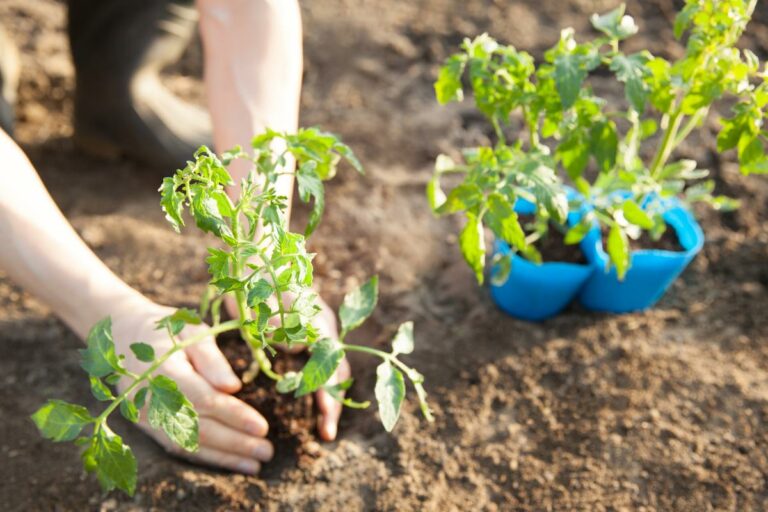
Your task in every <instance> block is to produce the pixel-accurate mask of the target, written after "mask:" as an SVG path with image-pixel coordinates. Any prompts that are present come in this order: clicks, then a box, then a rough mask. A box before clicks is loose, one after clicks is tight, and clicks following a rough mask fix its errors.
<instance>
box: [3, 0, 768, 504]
mask: <svg viewBox="0 0 768 512" xmlns="http://www.w3.org/2000/svg"><path fill="white" fill-rule="evenodd" d="M615 3H616V2H614V1H613V0H610V1H609V0H599V1H598V0H595V1H588V0H569V1H565V0H519V1H511V0H510V1H503V0H496V1H492V0H467V1H462V2H459V1H452V0H387V1H373V0H356V1H352V0H322V1H321V0H315V1H312V2H309V1H307V2H304V15H305V31H306V36H305V37H306V41H305V47H306V54H307V59H306V61H307V62H306V75H305V89H304V95H303V111H302V116H303V119H302V122H303V124H305V125H313V124H319V125H322V126H323V127H324V128H326V129H328V130H332V131H335V132H338V133H339V134H341V135H342V136H343V138H344V139H345V140H346V141H347V142H348V143H350V145H351V146H352V147H353V148H354V149H355V150H356V151H357V152H358V154H359V156H360V157H361V158H362V159H363V161H364V162H365V163H366V164H367V169H368V174H367V175H366V176H365V177H363V178H361V177H358V176H355V175H353V174H352V173H345V175H343V176H341V177H340V178H339V179H338V180H337V181H335V182H334V183H333V184H332V185H331V186H330V191H329V198H328V208H327V211H326V219H325V223H324V224H323V225H322V227H321V229H320V231H319V233H318V234H317V235H316V237H315V242H314V247H313V250H314V251H316V252H318V253H319V256H318V258H317V260H316V263H317V265H316V269H317V273H318V276H319V283H320V287H321V290H322V293H323V295H324V296H325V297H326V298H327V299H328V300H329V301H330V302H331V303H332V304H333V305H337V304H338V303H339V301H340V299H341V297H342V295H343V293H344V292H345V291H347V290H349V289H350V288H351V287H352V286H353V285H354V284H356V283H358V282H361V281H362V280H364V279H366V278H367V276H369V275H370V274H372V273H378V274H379V275H380V276H381V279H382V283H381V290H382V298H381V302H380V307H379V309H378V311H377V313H376V314H375V316H374V317H373V319H372V320H371V321H370V322H369V324H368V325H367V327H366V328H365V329H364V330H363V331H362V332H360V333H359V334H358V336H357V340H358V341H361V342H364V343H368V344H371V345H374V346H383V345H384V344H385V343H386V340H387V338H388V337H389V335H391V333H392V332H393V331H394V329H395V328H396V326H397V325H398V323H399V322H401V321H404V320H406V319H412V320H414V321H415V323H416V326H417V327H416V336H417V347H418V348H417V350H416V352H415V353H414V354H413V355H412V356H409V362H412V363H413V364H414V365H415V366H417V367H418V368H420V369H421V370H422V372H423V373H425V375H426V378H427V385H428V390H429V391H430V393H431V398H432V402H433V404H434V406H435V409H436V413H437V421H436V423H435V424H434V425H426V424H425V423H424V422H423V421H422V420H421V419H420V417H419V415H418V411H417V410H416V407H415V406H414V404H412V403H409V404H408V405H407V406H406V408H405V411H404V414H403V417H402V419H401V422H400V424H399V425H398V427H397V428H396V429H395V431H394V433H393V434H392V435H387V434H385V433H384V432H383V430H382V429H381V427H380V426H379V425H378V423H377V420H376V417H375V413H374V412H373V411H366V412H358V411H347V412H346V413H345V416H344V418H343V421H342V429H341V432H342V433H341V436H340V439H339V441H338V442H335V443H331V444H318V443H317V442H316V441H315V440H314V437H313V436H314V434H313V433H311V432H307V431H306V430H305V431H303V432H287V434H288V435H284V436H283V437H282V439H283V440H282V441H281V444H279V445H278V454H279V456H280V460H279V461H277V462H276V463H275V464H273V465H272V466H269V467H267V468H265V471H264V474H263V475H262V477H244V476H236V475H231V474H227V473H224V472H218V471H213V470H209V469H204V468H200V467H195V466H192V465H189V464H187V463H184V462H180V461H177V460H174V459H170V458H168V457H167V456H166V455H165V454H164V453H163V452H162V450H161V449H159V448H158V447H157V446H156V445H154V444H153V443H152V442H151V441H150V440H149V439H148V438H145V437H143V436H142V435H141V434H140V433H138V432H137V431H134V430H133V429H132V428H131V427H130V426H129V425H127V424H125V423H122V424H119V425H117V428H118V429H119V431H120V432H121V433H122V432H124V433H125V434H126V436H127V438H128V441H129V442H130V443H131V444H132V446H133V447H134V449H135V451H136V453H137V457H138V458H139V461H140V474H141V478H140V483H139V489H138V492H137V494H136V496H135V497H134V498H132V499H131V498H128V497H126V496H123V495H120V494H117V493H112V494H107V495H104V494H102V493H101V492H100V490H99V488H98V485H97V483H96V482H95V480H94V479H92V478H90V477H88V476H86V475H85V474H84V473H83V471H82V470H81V467H80V464H79V460H78V454H77V448H75V447H73V446H69V445H66V446H64V445H54V444H52V443H48V442H45V441H43V440H42V439H41V438H40V437H39V436H38V434H37V432H36V431H35V429H34V427H33V425H32V423H31V421H30V420H29V419H28V416H29V414H31V413H32V412H33V411H34V410H35V408H36V407H37V406H39V404H40V403H42V402H43V400H44V399H45V398H47V397H51V396H56V397H59V398H62V399H67V400H73V401H76V402H80V403H86V404H89V405H91V406H94V405H95V403H94V401H93V400H92V399H91V397H90V393H89V390H88V388H87V385H86V380H85V379H84V377H83V374H82V372H81V370H80V369H79V367H78V356H77V353H76V351H75V349H76V348H77V347H78V345H79V343H80V342H79V341H78V340H77V339H76V337H75V336H74V335H73V334H72V333H71V332H69V331H68V329H67V328H66V327H64V326H63V325H62V324H61V323H60V322H59V321H58V320H56V319H55V318H54V317H53V316H52V315H51V314H50V312H49V311H48V310H47V309H46V307H45V306H44V305H43V304H41V303H40V302H38V301H36V300H35V299H34V298H33V297H31V296H29V295H28V294H26V293H24V292H23V291H22V290H20V289H19V288H18V287H16V286H14V285H13V284H12V283H11V282H10V281H9V280H8V279H7V276H4V275H2V274H0V509H2V510H9V511H34V510H62V511H63V510H72V511H82V510H105V511H106V510H121V511H133V510H184V511H194V510H201V511H202V510H205V511H210V510H222V511H224V510H253V509H256V510H327V511H339V510H344V511H347V510H350V511H351V510H401V511H405V510H441V511H452V510H674V511H708V510H738V511H748V510H754V511H758V510H766V509H768V486H767V485H766V477H767V476H768V322H766V311H768V291H767V290H766V286H768V224H766V218H767V216H768V181H766V180H765V178H759V177H756V178H744V177H742V176H740V175H739V173H738V170H737V169H736V167H735V165H734V164H733V162H732V161H731V158H730V157H728V158H720V157H717V156H716V155H715V154H714V152H713V147H714V142H713V141H714V139H713V137H712V136H711V134H709V135H705V136H703V137H701V138H697V139H695V140H693V141H692V142H691V143H689V144H688V145H687V146H686V147H685V148H684V149H683V152H684V153H685V154H687V155H688V156H694V157H696V158H698V159H699V160H700V161H701V162H702V165H703V166H708V167H709V168H711V169H713V170H714V171H715V174H716V176H717V180H718V184H719V189H720V191H721V192H723V193H728V194H732V195H736V196H738V197H740V198H741V199H743V202H744V205H743V208H742V209H741V210H739V211H737V212H735V213H732V214H728V215H718V214H715V213H712V212H708V211H706V210H702V211H701V212H700V213H701V214H702V223H703V226H704V228H705V231H706V234H707V246H706V248H705V249H704V251H703V252H702V254H700V255H699V257H698V258H697V259H696V260H695V261H694V263H693V264H692V265H691V267H690V268H689V269H688V270H687V271H686V272H685V274H684V275H683V276H682V278H681V279H680V280H679V281H678V282H677V283H676V284H675V285H674V287H673V288H672V289H671V290H670V292H669V294H668V295H667V296H666V297H665V298H664V299H663V300H662V302H661V303H660V304H659V305H658V307H657V308H655V309H654V310H653V311H649V312H646V313H638V314H631V315H623V316H613V315H601V314H590V313H586V312H584V311H580V310H578V309H576V308H574V309H571V310H569V311H567V312H566V313H564V314H563V315H561V316H559V317H558V318H556V319H553V320H550V321H548V322H545V323H543V324H540V325H537V324H529V323H525V322H522V321H517V320H514V319H512V318H509V317H507V316H505V315H503V314H502V313H500V312H499V311H498V310H496V309H495V308H494V307H493V304H492V302H491V301H490V298H489V297H488V294H487V291H486V290H485V289H481V288H479V287H477V286H476V285H475V283H474V282H473V278H472V276H471V272H470V271H469V270H468V269H467V268H466V267H465V265H464V263H463V262H462V260H461V257H460V255H459V252H458V250H457V249H456V247H455V244H454V241H455V233H457V228H458V221H453V220H435V219H433V218H432V217H431V216H430V214H429V212H428V208H427V206H426V202H425V200H424V197H423V190H424V185H425V183H426V180H427V179H428V176H429V174H430V172H431V171H430V166H431V162H432V159H433V158H434V157H435V155H436V154H437V153H439V152H441V151H451V150H452V148H457V147H461V146H464V145H469V144H472V143H474V142H477V141H482V140H483V139H484V137H485V135H484V133H483V131H482V129H480V126H481V123H480V122H479V119H478V118H477V116H476V115H475V114H473V113H472V112H471V110H470V108H469V106H468V105H458V106H452V107H450V108H441V107H438V106H437V105H436V103H435V101H434V99H433V95H432V91H431V82H432V80H433V79H434V77H435V76H436V70H437V67H438V63H439V62H440V61H441V60H442V59H443V58H444V57H446V56H447V55H448V54H449V53H450V52H452V51H453V50H454V49H455V48H456V46H457V44H458V43H459V42H460V41H461V39H462V37H464V36H467V35H474V34H477V33H480V32H483V31H488V32H490V33H491V34H492V35H494V36H496V37H497V38H499V39H501V40H504V41H507V42H511V43H513V44H515V45H516V46H518V47H521V48H525V49H529V50H530V51H532V52H533V53H534V54H536V55H540V54H541V51H542V50H543V49H544V48H545V47H547V46H548V45H550V44H552V43H553V42H554V41H555V40H556V38H557V36H558V33H559V30H560V28H562V27H564V26H567V25H575V27H576V28H577V31H581V33H585V32H586V31H587V30H588V22H587V19H588V14H590V13H592V12H594V11H604V10H607V9H609V8H611V7H613V6H614V5H615ZM629 10H630V12H631V13H632V14H633V15H635V16H636V17H637V18H638V21H639V24H640V28H641V33H642V34H645V35H644V36H642V37H637V38H635V39H633V40H632V42H631V43H630V44H631V46H632V47H634V48H638V47H642V46H646V47H648V48H649V49H651V51H653V52H655V53H660V54H663V55H668V56H669V55H672V56H674V55H676V54H677V53H678V52H679V48H678V46H677V45H676V43H675V42H674V40H673V39H672V36H671V29H670V25H671V20H672V16H673V14H674V5H673V3H672V2H671V1H669V0H645V1H642V2H641V1H640V0H634V1H631V2H630V5H629ZM758 11H759V12H758V22H756V23H755V24H754V25H752V28H751V30H750V35H749V37H748V38H747V44H748V45H749V46H751V47H752V48H754V49H755V50H757V51H758V52H759V54H760V55H761V56H762V57H763V58H765V57H766V54H767V52H766V50H768V26H766V22H768V16H767V14H768V12H766V11H768V8H766V7H765V6H764V5H762V3H761V4H760V6H759V7H758ZM0 22H2V23H3V25H4V26H5V27H6V28H7V30H9V31H10V32H11V34H12V35H13V36H14V38H15V39H16V41H17V42H18V44H19V46H20V48H21V50H22V57H23V64H24V72H23V75H22V87H21V102H20V105H19V126H18V132H17V139H18V140H19V142H20V143H21V145H22V146H23V147H24V149H25V150H26V151H27V152H28V154H29V156H30V158H31V159H32V161H33V162H34V164H35V165H36V166H37V168H38V169H39V171H40V173H41V175H42V177H43V179H44V181H45V183H46V184H47V185H48V186H49V187H50V189H51V192H52V194H53V196H54V197H55V199H56V200H57V202H58V203H59V204H60V206H61V207H62V209H63V210H64V211H65V213H66V214H67V216H68V217H69V218H70V219H71V221H72V223H73V224H74V225H75V226H76V228H77V229H78V232H79V233H80V234H81V235H82V237H83V238H84V239H85V240H86V242H88V244H89V245H91V246H92V247H93V248H94V249H95V250H96V251H97V252H98V254H99V255H100V256H101V257H102V258H104V259H105V260H106V262H107V263H108V264H109V265H110V267H111V268H113V269H114V270H115V271H116V272H117V273H118V274H119V275H120V276H122V277H123V278H124V279H125V280H127V281H128V282H129V283H130V284H131V285H133V286H135V287H137V288H138V289H140V290H141V291H142V292H144V293H146V294H147V295H149V296H150V297H152V298H153V299H155V300H157V301H160V302H164V303H168V304H175V305H184V304H194V303H196V301H197V297H198V294H199V293H200V292H201V290H202V287H203V285H204V282H205V279H206V271H205V266H204V264H203V257H204V254H205V240H204V239H202V238H200V237H198V236H196V235H195V234H194V233H190V234H185V235H184V236H178V235H175V234H174V233H173V232H172V231H171V230H170V229H169V228H168V227H167V226H166V225H165V224H164V221H163V219H162V215H161V213H160V209H159V207H158V197H157V194H156V192H155V190H156V188H157V186H158V183H159V181H160V178H161V174H160V173H158V172H157V171H154V170H150V169H144V168H141V167H140V166H137V165H135V164H133V163H130V162H117V163H114V162H104V161H99V160H95V159H91V158H89V157H86V156H83V155H81V154H79V153H77V152H76V151H75V150H74V148H73V146H72V143H71V142H70V140H69V136H70V135H71V132H72V126H71V121H70V113H71V110H72V102H71V98H72V91H73V87H74V79H73V72H72V66H71V64H70V61H69V58H68V50H67V43H66V37H65V35H64V29H65V10H64V6H63V5H62V4H61V3H59V2H56V1H53V0H35V1H31V0H2V1H0ZM178 71H180V72H181V75H178V74H174V75H173V76H171V77H169V79H168V80H169V83H170V84H171V86H172V87H173V88H174V89H176V90H177V91H179V92H180V93H182V94H184V95H186V96H187V97H190V98H193V99H196V100H200V98H201V97H202V91H201V86H200V82H199V78H198V77H199V72H200V63H199V50H197V49H195V48H192V49H191V50H190V52H189V53H188V55H187V57H186V59H185V61H184V62H182V63H181V64H180V66H179V70H178ZM596 86H601V84H600V83H599V80H598V83H596ZM616 96H617V97H618V96H620V92H619V93H616ZM715 127H716V123H715V122H714V121H713V122H712V124H711V125H710V126H709V127H708V128H709V131H711V130H713V129H714V128H715ZM168 171H170V169H169V170H168ZM12 185H13V184H12V183H4V184H2V185H0V186H12ZM0 243H6V242H3V241H0ZM52 250H55V248H52ZM352 363H353V365H354V372H355V376H356V378H357V384H356V387H355V389H354V390H353V395H354V396H355V397H356V398H358V399H364V398H370V396H369V395H370V391H369V390H371V389H372V382H373V377H374V376H373V367H372V366H371V362H370V360H368V359H357V358H353V360H352ZM281 428H282V427H281ZM283 434H285V432H283ZM297 443H302V446H304V450H305V453H307V452H308V453H311V455H312V456H311V457H301V458H297V457H296V456H295V450H294V448H295V446H296V445H297ZM307 447H308V448H307Z"/></svg>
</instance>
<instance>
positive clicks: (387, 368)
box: [374, 361, 405, 432]
mask: <svg viewBox="0 0 768 512" xmlns="http://www.w3.org/2000/svg"><path fill="white" fill-rule="evenodd" d="M374 394H375V395H376V401H377V402H378V403H379V417H380V418H381V423H382V424H383V425H384V430H386V431H387V432H392V429H393V428H395V424H396V423H397V419H398V418H399V417H400V408H401V407H402V405H403V398H404V397H405V380H404V379H403V374H402V373H401V372H400V370H398V369H397V368H395V367H394V366H392V365H391V364H390V363H389V362H388V361H387V362H383V363H381V364H380V365H379V366H378V367H377V368H376V387H375V388H374Z"/></svg>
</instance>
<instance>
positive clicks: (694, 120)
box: [675, 107, 709, 147]
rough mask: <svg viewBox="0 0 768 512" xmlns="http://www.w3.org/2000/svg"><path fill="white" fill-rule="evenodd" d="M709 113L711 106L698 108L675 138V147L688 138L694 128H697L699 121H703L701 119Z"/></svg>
mask: <svg viewBox="0 0 768 512" xmlns="http://www.w3.org/2000/svg"><path fill="white" fill-rule="evenodd" d="M708 113H709V108H707V107H705V108H701V109H699V110H697V111H696V113H695V114H693V115H692V116H691V118H690V119H688V122H686V123H685V125H684V126H683V129H682V130H681V131H680V133H679V134H678V135H677V137H676V138H675V147H677V146H679V145H680V144H681V143H682V142H683V141H684V140H685V139H686V138H688V135H690V134H691V132H692V131H693V129H694V128H696V125H698V124H699V122H701V120H702V119H704V118H705V117H706V116H707V114H708Z"/></svg>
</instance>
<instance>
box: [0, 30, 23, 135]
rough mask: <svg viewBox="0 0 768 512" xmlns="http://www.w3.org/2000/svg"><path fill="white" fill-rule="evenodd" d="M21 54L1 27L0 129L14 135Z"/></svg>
mask: <svg viewBox="0 0 768 512" xmlns="http://www.w3.org/2000/svg"><path fill="white" fill-rule="evenodd" d="M19 70H20V67H19V52H18V50H16V45H15V44H14V43H13V41H12V40H11V38H10V37H9V36H8V34H7V33H6V32H5V30H3V28H2V27H0V128H2V129H3V130H5V132H6V133H7V134H8V135H13V125H14V122H15V119H16V116H15V114H14V107H15V106H16V93H17V91H18V90H19Z"/></svg>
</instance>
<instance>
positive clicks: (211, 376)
mask: <svg viewBox="0 0 768 512" xmlns="http://www.w3.org/2000/svg"><path fill="white" fill-rule="evenodd" d="M186 353H187V357H188V358H189V361H190V362H191V363H192V366H194V367H195V370H197V373H199V374H200V375H202V376H203V378H204V379H205V380H206V381H208V383H209V384H210V385H211V386H213V387H214V388H216V389H218V390H219V391H223V392H225V393H234V392H236V391H239V390H240V388H241V387H242V385H243V384H242V382H240V379H238V378H237V375H235V372H234V371H233V370H232V367H231V366H230V365H229V361H227V358H226V357H224V354H222V352H221V350H219V347H218V346H217V345H216V342H215V341H214V340H213V338H209V339H206V340H204V341H201V342H200V343H196V344H194V345H192V346H191V347H189V348H187V350H186Z"/></svg>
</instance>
